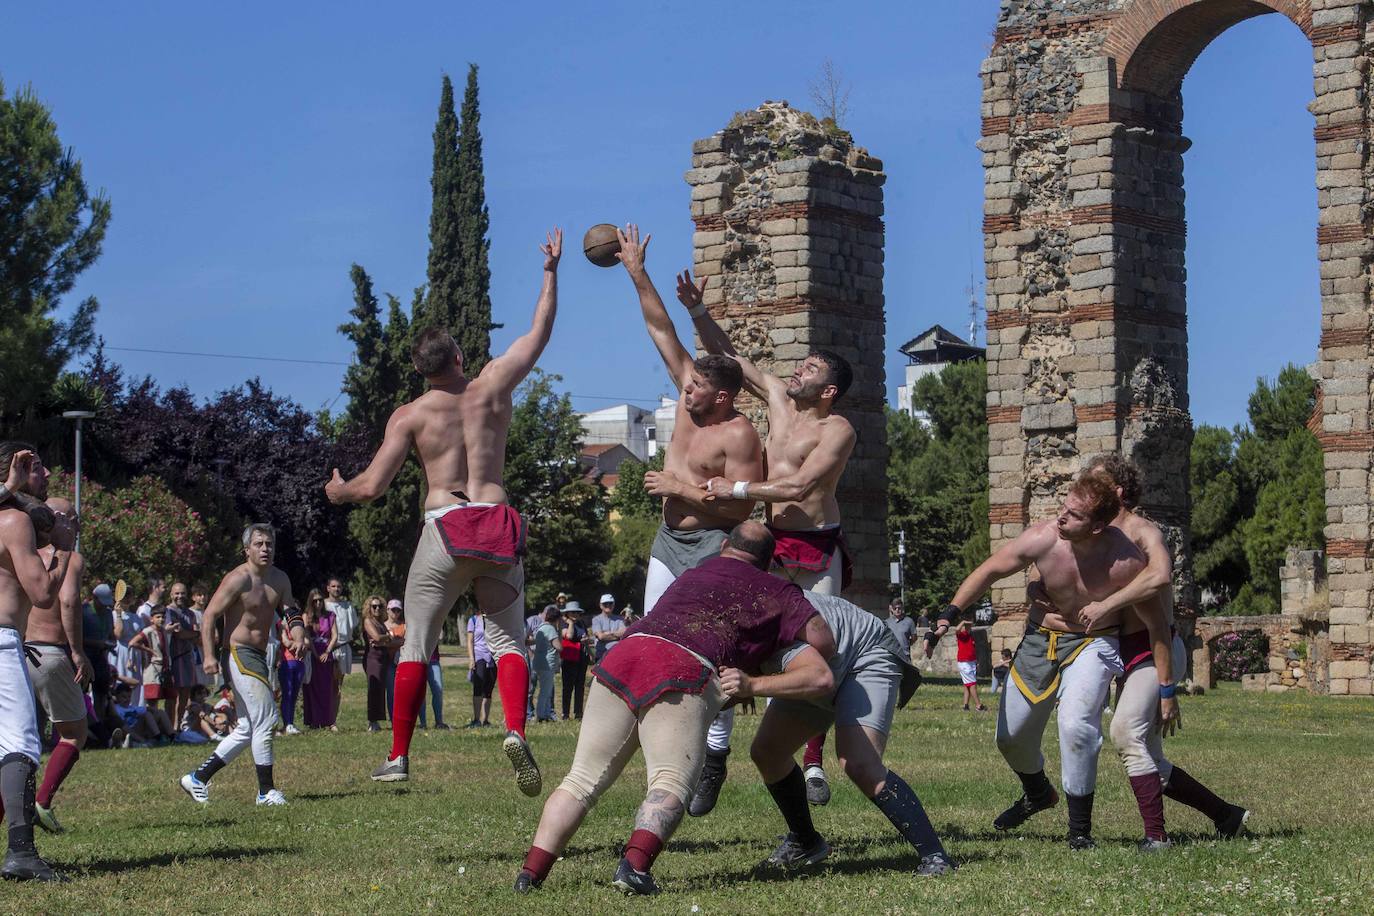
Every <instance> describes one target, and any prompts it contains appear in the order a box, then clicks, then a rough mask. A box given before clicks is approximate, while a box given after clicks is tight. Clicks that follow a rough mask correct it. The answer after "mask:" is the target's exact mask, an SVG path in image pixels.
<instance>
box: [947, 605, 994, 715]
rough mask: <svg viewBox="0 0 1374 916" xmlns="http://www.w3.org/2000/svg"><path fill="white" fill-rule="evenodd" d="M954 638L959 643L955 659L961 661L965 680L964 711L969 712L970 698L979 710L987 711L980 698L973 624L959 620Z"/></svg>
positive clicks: (960, 670) (962, 677)
mask: <svg viewBox="0 0 1374 916" xmlns="http://www.w3.org/2000/svg"><path fill="white" fill-rule="evenodd" d="M954 638H955V640H956V641H957V642H958V644H959V652H958V654H957V655H956V656H955V659H956V660H957V661H958V662H959V680H961V681H963V682H964V712H968V704H969V701H970V700H972V701H973V705H974V706H975V707H976V708H977V709H978V711H979V712H986V711H987V707H986V706H984V705H983V701H982V700H980V699H978V649H977V647H975V646H974V644H973V625H972V624H971V623H969V622H968V621H967V620H961V621H959V626H958V627H956V628H955V630H954Z"/></svg>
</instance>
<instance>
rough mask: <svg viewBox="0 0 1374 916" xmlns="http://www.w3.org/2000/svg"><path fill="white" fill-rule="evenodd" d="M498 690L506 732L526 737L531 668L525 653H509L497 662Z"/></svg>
mask: <svg viewBox="0 0 1374 916" xmlns="http://www.w3.org/2000/svg"><path fill="white" fill-rule="evenodd" d="M496 688H497V690H499V691H500V692H501V712H502V713H503V714H504V715H505V717H506V731H508V732H515V733H516V734H517V735H519V736H520V737H521V738H523V737H525V712H526V710H527V709H528V708H529V699H530V666H529V665H528V664H527V663H526V662H525V654H524V653H523V652H507V653H506V654H505V655H503V656H501V657H500V658H498V659H497V660H496Z"/></svg>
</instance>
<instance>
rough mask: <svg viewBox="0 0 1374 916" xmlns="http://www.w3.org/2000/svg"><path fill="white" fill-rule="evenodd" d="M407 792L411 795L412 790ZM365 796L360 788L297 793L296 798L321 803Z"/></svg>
mask: <svg viewBox="0 0 1374 916" xmlns="http://www.w3.org/2000/svg"><path fill="white" fill-rule="evenodd" d="M406 791H407V793H409V791H410V790H406ZM363 794H365V792H364V790H363V789H362V788H361V787H359V788H356V789H339V790H338V791H335V792H297V793H295V797H296V798H299V799H301V800H307V799H308V800H310V801H321V800H326V799H331V798H353V797H354V796H357V795H363Z"/></svg>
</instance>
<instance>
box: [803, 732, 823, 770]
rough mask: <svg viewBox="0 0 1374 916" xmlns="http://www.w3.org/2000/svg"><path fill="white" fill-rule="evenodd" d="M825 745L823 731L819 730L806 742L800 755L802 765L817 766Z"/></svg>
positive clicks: (819, 763)
mask: <svg viewBox="0 0 1374 916" xmlns="http://www.w3.org/2000/svg"><path fill="white" fill-rule="evenodd" d="M824 747H825V732H821V733H820V734H819V735H817V736H816V737H814V738H812V739H811V740H810V741H808V742H806V753H805V754H803V755H802V765H803V766H808V767H818V766H820V765H821V750H822V749H823V748H824Z"/></svg>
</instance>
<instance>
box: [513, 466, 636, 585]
mask: <svg viewBox="0 0 1374 916" xmlns="http://www.w3.org/2000/svg"><path fill="white" fill-rule="evenodd" d="M527 521H528V522H529V526H530V530H529V540H530V552H529V555H528V556H526V558H525V593H526V595H527V599H526V600H527V601H528V603H529V605H530V606H531V607H543V606H544V605H545V604H547V603H549V602H550V601H552V600H553V599H554V597H555V596H556V595H557V594H558V593H559V592H560V591H563V592H568V593H569V594H571V595H572V596H573V597H575V598H578V599H579V600H581V601H582V602H583V606H584V607H591V606H592V604H591V603H589V602H595V600H596V598H597V596H598V595H599V594H600V593H601V591H602V590H603V589H604V588H605V581H604V579H603V568H604V566H605V563H606V560H607V559H609V558H610V555H611V538H610V527H609V525H608V524H607V522H606V494H605V491H604V490H602V489H601V487H600V485H598V484H596V483H593V482H592V481H590V480H586V479H578V480H574V481H573V482H572V483H569V484H567V485H566V486H564V487H562V488H561V489H559V491H558V492H557V493H556V494H554V497H553V500H552V501H551V502H550V503H549V504H548V505H547V507H545V508H544V510H543V511H540V512H538V513H536V514H533V515H532V516H527ZM646 556H647V552H646Z"/></svg>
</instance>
